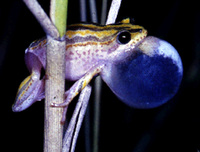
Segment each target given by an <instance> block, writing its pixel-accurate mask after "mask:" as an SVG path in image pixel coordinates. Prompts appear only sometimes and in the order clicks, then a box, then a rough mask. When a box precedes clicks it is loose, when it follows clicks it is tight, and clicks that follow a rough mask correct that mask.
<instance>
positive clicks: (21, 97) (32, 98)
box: [12, 69, 45, 112]
mask: <svg viewBox="0 0 200 152" xmlns="http://www.w3.org/2000/svg"><path fill="white" fill-rule="evenodd" d="M44 82H45V81H44V78H43V79H42V80H40V69H32V73H31V75H30V76H28V77H27V78H26V79H24V81H23V82H22V83H21V84H20V86H19V89H18V92H17V96H16V101H15V103H14V105H13V107H12V110H13V111H14V112H20V111H22V110H25V109H27V108H28V107H30V106H31V105H32V104H33V103H34V102H36V101H40V100H42V99H44V97H45V94H44Z"/></svg>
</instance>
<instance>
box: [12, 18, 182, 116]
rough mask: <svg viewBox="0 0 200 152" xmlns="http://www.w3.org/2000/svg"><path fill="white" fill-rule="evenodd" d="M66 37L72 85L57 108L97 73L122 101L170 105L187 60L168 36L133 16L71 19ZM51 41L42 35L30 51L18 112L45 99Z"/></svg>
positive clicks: (67, 74) (145, 106)
mask: <svg viewBox="0 0 200 152" xmlns="http://www.w3.org/2000/svg"><path fill="white" fill-rule="evenodd" d="M65 41H66V49H65V61H66V63H65V69H66V72H65V79H66V80H67V81H71V82H73V84H72V86H71V87H70V88H69V89H68V90H67V91H66V93H65V101H64V102H63V103H60V104H56V103H51V106H52V107H66V106H68V105H69V104H70V102H71V101H73V99H74V98H75V97H76V96H77V95H78V94H79V93H81V92H82V90H83V89H84V88H85V87H87V86H89V85H90V82H91V80H92V79H93V78H94V77H96V76H100V77H101V78H102V79H103V81H104V82H105V83H106V84H107V86H108V87H109V88H110V89H111V91H112V92H113V93H114V94H115V95H116V96H117V97H118V98H119V99H120V100H121V101H122V102H123V103H125V104H126V105H128V106H130V107H133V108H139V109H150V108H156V107H158V106H161V105H163V104H165V103H166V102H167V101H169V100H170V99H171V98H173V97H174V95H175V94H176V93H177V91H178V89H179V87H180V84H181V81H182V77H183V65H182V60H181V57H180V55H179V53H178V51H177V50H176V49H175V48H174V47H173V46H172V45H171V44H170V43H168V42H167V41H165V40H162V39H159V38H157V37H154V36H148V35H147V30H146V29H145V28H144V27H142V26H140V25H135V24H134V23H132V22H131V20H130V19H129V18H126V19H123V20H122V21H121V22H119V23H116V24H109V25H98V24H90V23H79V24H72V25H70V26H68V27H67V31H66V35H65ZM47 45H48V44H47V39H46V38H42V39H39V40H36V41H34V42H32V43H31V44H30V46H29V47H28V48H27V49H26V50H25V63H26V66H27V68H28V70H29V72H30V76H28V77H27V78H25V79H24V81H23V82H22V83H21V84H20V86H19V89H18V92H17V95H16V99H15V103H14V105H13V106H12V110H13V111H14V112H20V111H23V110H25V109H27V108H28V107H30V106H31V105H32V104H33V103H35V102H36V101H41V100H42V99H44V98H45V79H46V77H45V75H44V76H42V75H41V73H42V70H45V69H46V51H47ZM88 100H89V99H88ZM63 115H65V113H64V114H63Z"/></svg>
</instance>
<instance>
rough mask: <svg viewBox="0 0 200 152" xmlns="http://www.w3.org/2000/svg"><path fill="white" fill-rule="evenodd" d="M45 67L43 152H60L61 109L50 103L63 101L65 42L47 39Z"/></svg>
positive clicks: (61, 131)
mask: <svg viewBox="0 0 200 152" xmlns="http://www.w3.org/2000/svg"><path fill="white" fill-rule="evenodd" d="M47 41H48V46H47V50H48V51H47V57H48V58H47V67H46V77H47V80H46V83H45V84H46V86H45V96H46V98H45V134H44V151H45V152H55V151H56V152H61V150H62V137H63V125H62V124H61V123H60V122H61V118H62V112H63V108H53V107H51V106H50V105H51V103H52V102H54V103H62V102H63V101H64V78H65V75H64V71H63V65H64V57H65V52H63V51H62V50H64V49H65V41H63V42H60V41H57V40H54V39H52V38H51V37H48V39H47Z"/></svg>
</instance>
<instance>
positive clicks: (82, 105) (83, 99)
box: [62, 85, 92, 152]
mask: <svg viewBox="0 0 200 152" xmlns="http://www.w3.org/2000/svg"><path fill="white" fill-rule="evenodd" d="M91 90H92V88H91V86H89V85H88V86H86V87H85V88H84V89H83V90H82V92H81V94H80V97H79V100H78V103H77V104H76V107H75V110H74V113H73V115H72V118H71V120H70V124H69V126H68V128H67V131H66V133H65V137H64V139H63V150H62V151H63V152H69V151H71V152H74V150H75V144H76V140H77V137H78V133H79V130H80V127H81V124H82V121H83V118H84V115H85V111H86V108H87V105H88V102H89V98H90V95H91ZM70 149H71V150H70Z"/></svg>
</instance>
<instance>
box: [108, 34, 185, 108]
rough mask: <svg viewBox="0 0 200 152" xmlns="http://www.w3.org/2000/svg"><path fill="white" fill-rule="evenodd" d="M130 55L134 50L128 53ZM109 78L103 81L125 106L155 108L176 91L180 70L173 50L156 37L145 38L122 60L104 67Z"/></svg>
mask: <svg viewBox="0 0 200 152" xmlns="http://www.w3.org/2000/svg"><path fill="white" fill-rule="evenodd" d="M131 52H133V51H131ZM107 67H108V69H109V70H111V72H110V73H111V75H109V77H110V78H111V79H107V78H105V80H104V81H105V82H106V83H107V84H108V86H109V87H110V88H111V90H112V91H113V92H114V93H115V94H116V95H117V96H118V97H119V98H120V99H121V100H122V101H123V102H124V103H126V104H127V105H129V106H131V107H135V108H142V109H144V108H154V107H158V106H160V105H162V104H164V103H166V102H167V101H168V100H170V99H171V98H172V97H173V96H174V95H175V94H176V93H177V91H178V89H179V86H180V83H181V80H182V76H183V67H182V62H181V58H180V56H179V54H178V52H177V51H176V49H175V48H174V47H173V46H172V45H171V44H169V43H168V42H166V41H164V40H161V39H158V38H156V37H151V36H149V37H146V38H145V39H144V41H143V42H142V43H140V44H139V45H138V47H136V48H135V50H134V53H132V54H131V55H127V57H125V59H124V60H118V61H115V62H114V63H112V64H110V65H108V66H107Z"/></svg>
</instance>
